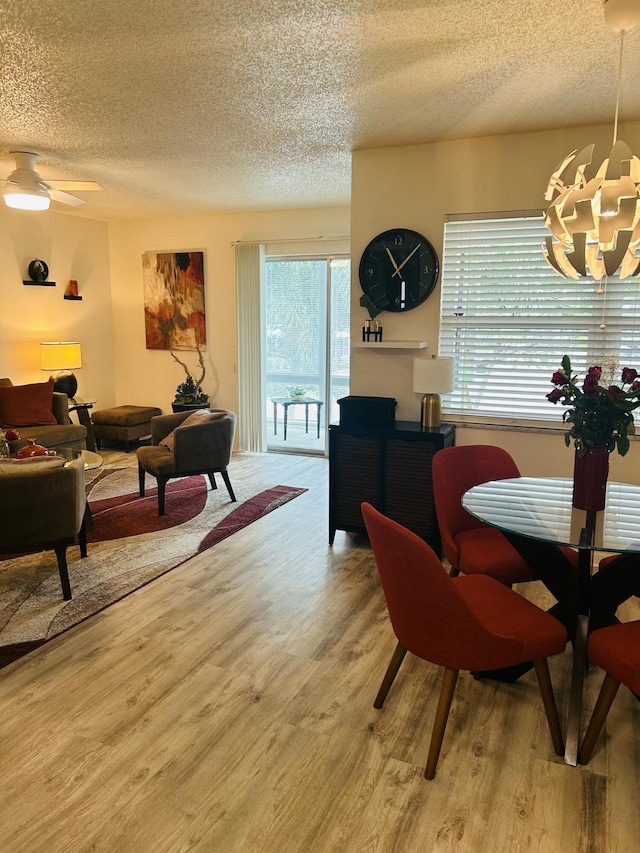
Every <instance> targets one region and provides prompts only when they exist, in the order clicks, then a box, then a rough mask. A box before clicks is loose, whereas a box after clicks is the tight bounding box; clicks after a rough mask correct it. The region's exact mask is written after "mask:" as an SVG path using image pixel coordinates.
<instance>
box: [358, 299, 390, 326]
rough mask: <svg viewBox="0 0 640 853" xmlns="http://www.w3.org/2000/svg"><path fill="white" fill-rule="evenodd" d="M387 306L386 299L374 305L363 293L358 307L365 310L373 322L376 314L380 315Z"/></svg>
mask: <svg viewBox="0 0 640 853" xmlns="http://www.w3.org/2000/svg"><path fill="white" fill-rule="evenodd" d="M388 305H389V303H388V302H387V300H386V299H384V300H382V301H381V302H378V303H375V302H374V301H373V299H372V298H371V297H370V296H369V295H368V294H367V293H363V294H362V296H361V297H360V307H361V308H366V310H367V311H368V312H369V317H370V318H371V319H372V320H375V319H376V317H377V316H378V314H382V312H383V311H386V309H387V307H388Z"/></svg>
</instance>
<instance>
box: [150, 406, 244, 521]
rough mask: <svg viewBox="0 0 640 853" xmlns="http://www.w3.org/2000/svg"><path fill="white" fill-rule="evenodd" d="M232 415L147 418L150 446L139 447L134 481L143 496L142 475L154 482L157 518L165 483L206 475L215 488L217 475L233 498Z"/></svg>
mask: <svg viewBox="0 0 640 853" xmlns="http://www.w3.org/2000/svg"><path fill="white" fill-rule="evenodd" d="M235 432H236V415H235V413H234V412H229V411H227V410H226V409H215V410H214V411H206V410H205V411H195V412H189V411H188V412H179V413H176V414H172V415H156V417H153V418H151V445H150V446H149V447H139V448H138V450H137V451H136V452H137V456H138V479H139V486H140V497H144V492H145V473H149V474H151V475H152V476H153V477H155V478H156V480H157V481H158V515H164V508H165V490H166V486H167V483H168V481H169V480H173V479H175V478H176V477H189V476H191V475H193V474H206V475H207V477H208V478H209V482H210V483H211V488H212V489H216V488H217V483H216V478H215V474H218V473H219V474H221V475H222V479H223V480H224V484H225V486H226V487H227V491H228V492H229V498H230V499H231V500H232V501H235V499H236V496H235V494H234V492H233V488H232V486H231V481H230V480H229V474H228V473H227V466H228V464H229V462H230V461H231V451H232V449H233V438H234V436H235Z"/></svg>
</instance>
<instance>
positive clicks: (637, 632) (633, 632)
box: [578, 620, 640, 764]
mask: <svg viewBox="0 0 640 853" xmlns="http://www.w3.org/2000/svg"><path fill="white" fill-rule="evenodd" d="M587 648H588V655H589V660H590V661H591V662H592V663H595V664H597V665H598V666H600V667H602V669H604V671H605V672H606V675H605V677H604V681H603V682H602V687H601V688H600V693H599V695H598V699H597V701H596V705H595V708H594V709H593V714H592V715H591V721H590V722H589V726H588V728H587V732H586V734H585V736H584V740H583V742H582V746H581V747H580V751H579V752H578V762H579V763H580V764H586V763H587V762H588V761H589V759H590V758H591V753H592V752H593V747H594V746H595V742H596V740H597V739H598V736H599V734H600V732H601V731H602V727H603V725H604V721H605V720H606V718H607V714H608V713H609V709H610V708H611V705H612V704H613V700H614V699H615V698H616V694H617V692H618V688H619V687H620V685H621V684H624V685H625V686H626V687H628V688H629V689H630V690H631V691H633V692H634V693H635V694H636V695H639V694H640V620H637V621H635V622H623V623H622V624H621V625H612V626H610V627H608V628H601V629H600V630H598V631H594V632H593V633H592V634H591V636H590V637H589V645H588V647H587Z"/></svg>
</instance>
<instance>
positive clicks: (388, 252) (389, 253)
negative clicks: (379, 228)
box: [385, 246, 400, 278]
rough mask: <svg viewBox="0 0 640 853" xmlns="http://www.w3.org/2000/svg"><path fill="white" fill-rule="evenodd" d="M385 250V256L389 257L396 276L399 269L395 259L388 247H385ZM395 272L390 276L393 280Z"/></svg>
mask: <svg viewBox="0 0 640 853" xmlns="http://www.w3.org/2000/svg"><path fill="white" fill-rule="evenodd" d="M385 249H386V250H387V255H389V257H390V258H391V263H392V264H393V267H394V269H395V271H396V272H397V273H398V274H400V268H399V267H398V264H397V263H396V259H395V258H394V257H393V255H392V254H391V250H390V249H389V247H388V246H385ZM396 272H394V273H393V274H392V276H391V277H392V278H393V276H394V275H395V274H396Z"/></svg>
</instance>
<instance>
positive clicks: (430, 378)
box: [413, 355, 453, 394]
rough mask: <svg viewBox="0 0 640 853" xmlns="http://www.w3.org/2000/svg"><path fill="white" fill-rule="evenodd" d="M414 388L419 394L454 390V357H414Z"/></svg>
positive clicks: (443, 392) (447, 392) (446, 392)
mask: <svg viewBox="0 0 640 853" xmlns="http://www.w3.org/2000/svg"><path fill="white" fill-rule="evenodd" d="M413 390H414V391H417V392H418V393H419V394H449V393H450V392H451V391H453V359H452V358H440V356H437V357H436V356H435V355H434V356H432V357H431V358H414V359H413Z"/></svg>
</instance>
